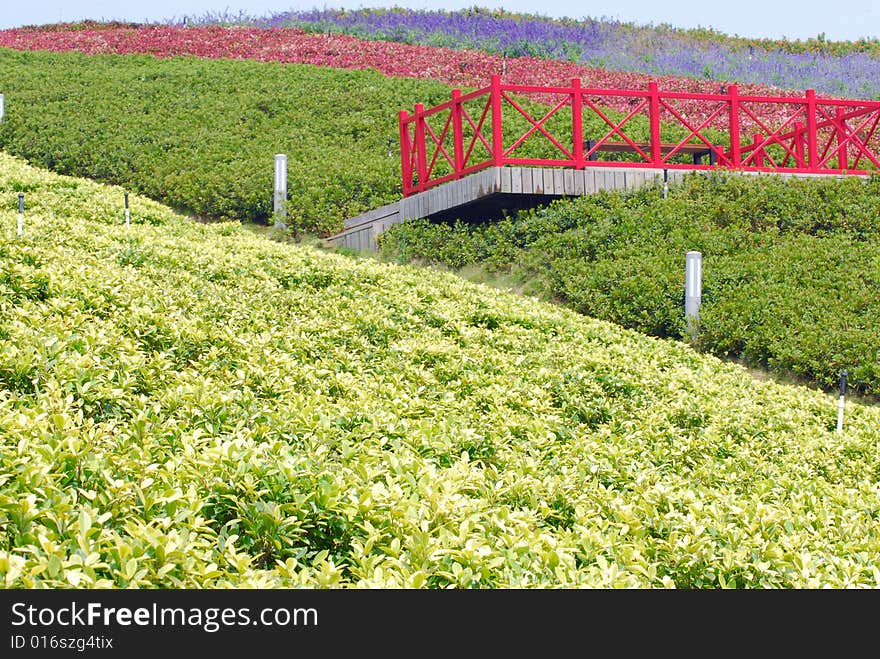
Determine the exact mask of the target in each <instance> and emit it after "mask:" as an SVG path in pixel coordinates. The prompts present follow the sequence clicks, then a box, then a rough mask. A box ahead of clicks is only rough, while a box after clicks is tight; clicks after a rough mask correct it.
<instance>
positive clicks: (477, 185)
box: [329, 166, 840, 251]
mask: <svg viewBox="0 0 880 659" xmlns="http://www.w3.org/2000/svg"><path fill="white" fill-rule="evenodd" d="M664 171H666V172H667V181H668V183H669V184H670V185H671V184H672V183H673V182H677V181H681V179H682V178H683V177H684V176H686V175H688V174H690V173H692V171H691V170H684V169H668V170H663V169H653V168H652V169H648V168H642V169H635V168H623V167H588V168H584V169H561V168H553V167H511V166H505V167H489V168H487V169H484V170H481V171H479V172H475V173H473V174H471V175H469V176H466V177H464V178H461V179H458V180H455V181H449V182H448V183H443V184H441V185H438V186H436V187H434V188H431V189H429V190H426V191H424V192H419V193H416V194H413V195H410V196H408V197H404V198H402V199H401V200H400V201H396V202H393V203H391V204H387V205H385V206H382V207H380V208H375V209H373V210H371V211H368V212H366V213H363V214H361V215H357V216H355V217H351V218H349V219H347V220H346V221H345V224H344V229H343V230H342V231H341V232H340V233H338V234H336V235H335V236H331V237H330V238H329V241H330V242H332V243H333V244H335V245H337V246H340V247H348V248H350V249H354V250H357V251H375V249H376V238H377V236H378V235H379V234H380V233H382V232H383V231H385V230H386V229H387V228H388V227H390V226H392V225H394V224H397V223H399V222H403V221H405V220H409V219H417V218H429V219H434V220H438V221H439V220H453V219H462V220H489V219H497V218H500V217H502V215H503V214H504V213H505V212H509V211H511V210H514V209H519V208H533V207H535V206H539V205H546V204H548V203H550V202H551V201H553V200H554V199H559V198H562V197H576V196H581V195H587V194H594V193H597V192H599V191H601V190H626V189H637V188H640V187H642V186H644V185H646V184H649V183H651V182H659V183H662V182H663V176H664ZM741 173H742V174H743V175H762V176H763V175H767V174H764V173H761V172H741ZM769 175H771V176H796V177H801V178H812V177H816V176H826V175H824V174H801V173H799V174H782V173H779V174H769ZM837 178H840V177H839V176H837Z"/></svg>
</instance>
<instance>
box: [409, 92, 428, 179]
mask: <svg viewBox="0 0 880 659" xmlns="http://www.w3.org/2000/svg"><path fill="white" fill-rule="evenodd" d="M424 111H425V106H424V105H422V104H421V103H416V111H415V115H414V117H413V118H414V119H415V121H416V131H415V133H416V134H415V150H416V174H417V175H418V177H419V182H418V184H417V186H416V187H417V189H418V190H419V191H420V192H421V191H423V190H424V189H425V184H426V183H427V182H428V154H427V150H428V147H427V144H425V117H424V116H423V113H424Z"/></svg>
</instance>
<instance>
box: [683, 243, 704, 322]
mask: <svg viewBox="0 0 880 659" xmlns="http://www.w3.org/2000/svg"><path fill="white" fill-rule="evenodd" d="M684 279H685V292H684V316H685V320H686V321H687V326H688V332H689V333H690V335H691V338H692V339H696V338H697V330H698V327H699V324H700V304H701V303H702V301H703V255H702V254H701V253H700V252H688V253H687V254H686V255H685V265H684Z"/></svg>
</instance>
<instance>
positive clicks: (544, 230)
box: [381, 173, 880, 397]
mask: <svg viewBox="0 0 880 659" xmlns="http://www.w3.org/2000/svg"><path fill="white" fill-rule="evenodd" d="M878 217H880V177H872V178H870V179H856V178H851V179H846V180H837V179H824V180H821V179H819V180H817V179H807V180H803V179H802V180H792V179H780V178H775V177H764V176H762V177H735V176H729V175H724V174H720V173H718V174H713V175H703V174H693V175H690V176H688V177H686V178H685V180H684V183H683V184H681V185H680V186H672V188H671V189H670V192H669V196H668V198H665V199H664V198H663V196H662V191H661V189H659V188H658V187H656V186H654V187H650V188H645V189H643V190H640V191H637V192H604V193H602V194H600V195H594V196H588V197H581V198H579V199H573V200H565V201H561V202H558V203H556V204H554V205H552V206H550V207H549V208H545V209H539V210H537V211H534V212H523V213H520V215H519V216H515V217H513V218H510V219H509V220H507V221H505V222H501V223H499V224H492V225H465V224H459V225H457V226H454V227H453V226H449V225H439V224H431V223H427V222H416V223H408V224H406V225H399V226H396V227H393V228H392V229H391V230H390V231H388V232H386V233H384V234H383V235H382V236H381V239H382V240H381V250H382V252H383V254H384V256H385V257H386V258H390V259H395V260H398V261H401V262H410V261H419V262H422V263H432V264H442V265H445V266H448V267H451V268H454V269H461V268H469V269H471V270H472V269H473V267H474V266H477V267H479V268H480V269H482V270H484V271H488V272H489V273H490V274H491V275H492V276H500V275H503V276H504V277H506V278H507V279H510V280H513V281H520V282H529V288H528V289H527V292H532V293H539V294H542V295H545V296H550V297H553V298H554V299H557V300H558V301H561V302H563V303H564V304H565V305H567V306H569V307H571V308H574V309H576V310H578V311H580V312H582V313H584V314H586V315H589V316H596V317H600V318H605V319H607V320H611V321H613V322H616V323H620V324H622V325H625V326H627V327H631V328H634V329H637V330H639V331H642V332H646V333H648V334H652V335H655V336H661V337H673V338H682V339H689V333H688V330H687V327H686V325H685V320H684V314H683V308H684V261H685V253H686V252H687V251H689V250H697V251H700V252H702V254H703V298H702V307H701V309H700V333H699V337H698V340H697V342H696V345H697V347H698V348H700V349H702V350H706V351H709V352H712V353H714V354H716V355H718V356H722V357H732V358H735V359H740V360H743V361H744V362H746V363H749V364H752V365H754V366H758V367H761V368H769V369H770V370H772V371H774V372H776V373H778V374H783V375H787V376H791V375H795V376H797V377H798V378H802V379H805V380H807V381H810V382H813V383H816V384H818V385H820V386H822V387H825V388H826V389H832V388H833V387H835V386H836V385H837V384H838V382H839V379H840V373H841V371H843V370H847V371H848V375H849V382H850V386H852V387H853V388H855V389H856V390H859V391H861V392H865V393H870V394H872V395H873V396H875V397H876V396H877V394H878V393H880V360H878V353H877V337H878V336H880V302H878V298H877V295H876V290H877V286H878V284H880V223H878Z"/></svg>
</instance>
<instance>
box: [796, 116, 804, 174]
mask: <svg viewBox="0 0 880 659" xmlns="http://www.w3.org/2000/svg"><path fill="white" fill-rule="evenodd" d="M794 159H795V160H796V161H797V166H798V167H799V168H803V167H806V163H804V125H803V124H802V123H801V122H800V121H796V122H794Z"/></svg>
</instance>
